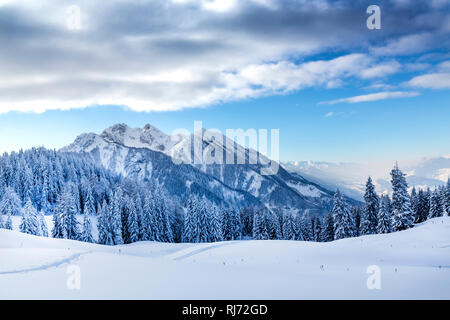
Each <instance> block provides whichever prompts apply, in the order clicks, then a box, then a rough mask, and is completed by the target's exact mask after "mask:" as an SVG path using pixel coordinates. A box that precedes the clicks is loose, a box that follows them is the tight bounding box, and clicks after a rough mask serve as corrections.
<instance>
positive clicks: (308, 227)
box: [301, 211, 314, 241]
mask: <svg viewBox="0 0 450 320" xmlns="http://www.w3.org/2000/svg"><path fill="white" fill-rule="evenodd" d="M301 230H302V237H303V240H304V241H314V231H313V225H312V223H311V217H310V215H309V213H308V211H305V212H304V213H303V216H302V220H301Z"/></svg>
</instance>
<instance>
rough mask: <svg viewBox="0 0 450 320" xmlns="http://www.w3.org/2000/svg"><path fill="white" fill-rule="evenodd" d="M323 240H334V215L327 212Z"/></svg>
mask: <svg viewBox="0 0 450 320" xmlns="http://www.w3.org/2000/svg"><path fill="white" fill-rule="evenodd" d="M321 238H322V241H324V242H329V241H333V240H334V221H333V215H332V214H327V215H326V216H325V217H324V222H323V227H322V237H321Z"/></svg>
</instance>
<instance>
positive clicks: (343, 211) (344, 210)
mask: <svg viewBox="0 0 450 320" xmlns="http://www.w3.org/2000/svg"><path fill="white" fill-rule="evenodd" d="M333 221H334V225H333V228H334V240H338V239H343V238H349V237H353V236H354V235H355V231H354V230H355V227H354V223H353V219H352V217H351V215H350V210H349V208H348V206H347V204H346V203H345V201H344V198H343V197H342V194H341V192H340V191H339V189H338V190H337V191H336V193H335V194H334V197H333Z"/></svg>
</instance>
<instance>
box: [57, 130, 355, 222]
mask: <svg viewBox="0 0 450 320" xmlns="http://www.w3.org/2000/svg"><path fill="white" fill-rule="evenodd" d="M206 133H207V131H205V130H204V131H202V132H201V133H199V132H197V133H195V134H191V135H176V136H169V135H166V134H165V133H163V132H161V131H160V130H158V129H157V128H155V127H153V126H152V125H149V124H148V125H146V126H145V127H144V128H130V127H129V126H127V125H125V124H117V125H114V126H112V127H109V128H107V129H105V130H104V131H103V132H102V133H101V134H95V133H86V134H82V135H80V136H78V137H77V138H76V140H75V141H74V142H73V143H72V144H71V145H69V146H67V147H64V148H62V149H61V150H60V151H61V152H75V153H89V154H91V156H92V157H94V159H95V160H96V161H98V162H99V163H101V164H102V165H103V166H104V167H105V168H107V169H109V170H112V171H113V172H116V173H118V174H121V175H123V176H127V177H131V178H136V179H141V180H148V181H150V182H157V183H159V184H161V185H163V186H164V187H165V188H166V189H167V191H168V192H169V194H171V195H173V196H174V197H177V198H179V199H180V200H181V201H184V199H186V196H187V195H188V194H189V193H191V192H195V193H197V194H199V195H204V196H206V197H208V198H209V199H211V200H213V201H215V202H218V203H220V202H223V203H227V204H232V205H234V206H238V207H243V206H249V205H261V204H264V205H266V206H268V207H271V208H280V209H283V208H285V209H292V210H296V211H298V212H304V211H308V212H310V213H311V214H322V213H324V212H329V211H330V210H331V208H332V197H333V193H334V192H333V191H332V190H329V189H328V188H326V187H324V186H322V185H321V184H320V183H316V182H314V181H310V180H308V179H307V178H306V177H305V176H303V175H302V174H299V173H297V172H289V171H287V170H286V169H285V168H283V167H282V166H280V168H279V170H278V172H277V173H276V174H274V175H263V174H261V172H262V168H263V166H262V165H261V164H260V163H258V164H250V163H249V157H251V156H252V153H250V152H249V150H248V149H247V148H244V147H242V146H240V145H238V144H236V143H234V142H233V143H232V144H231V145H235V147H236V151H233V150H230V148H229V147H228V146H229V145H230V144H229V141H227V139H228V138H226V137H224V136H220V139H211V138H210V136H209V135H208V134H206ZM216 138H217V136H216ZM199 145H201V146H203V148H206V147H208V146H209V147H211V146H213V147H214V148H213V149H214V150H215V151H216V152H217V151H221V153H222V154H223V157H224V158H225V156H226V155H227V154H229V153H232V152H236V153H241V154H242V155H244V157H245V160H246V162H245V164H208V163H210V162H208V158H207V156H203V157H202V156H200V157H199V155H197V154H195V152H194V146H197V147H198V146H199ZM189 157H191V159H194V158H195V159H196V161H195V162H189V163H182V164H177V163H178V162H180V161H184V162H188V161H187V159H186V158H189ZM258 157H260V158H261V159H264V162H262V163H266V162H267V161H268V159H267V158H265V157H264V156H262V155H261V154H258ZM330 185H331V184H330ZM346 200H347V201H348V202H349V203H350V204H358V202H357V201H355V200H353V199H351V198H346Z"/></svg>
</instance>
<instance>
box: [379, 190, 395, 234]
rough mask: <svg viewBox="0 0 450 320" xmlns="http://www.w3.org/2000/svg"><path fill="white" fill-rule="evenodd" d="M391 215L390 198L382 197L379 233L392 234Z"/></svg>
mask: <svg viewBox="0 0 450 320" xmlns="http://www.w3.org/2000/svg"><path fill="white" fill-rule="evenodd" d="M391 230H392V227H391V214H390V212H389V196H382V197H381V201H380V208H379V210H378V224H377V233H380V234H381V233H390V232H391Z"/></svg>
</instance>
